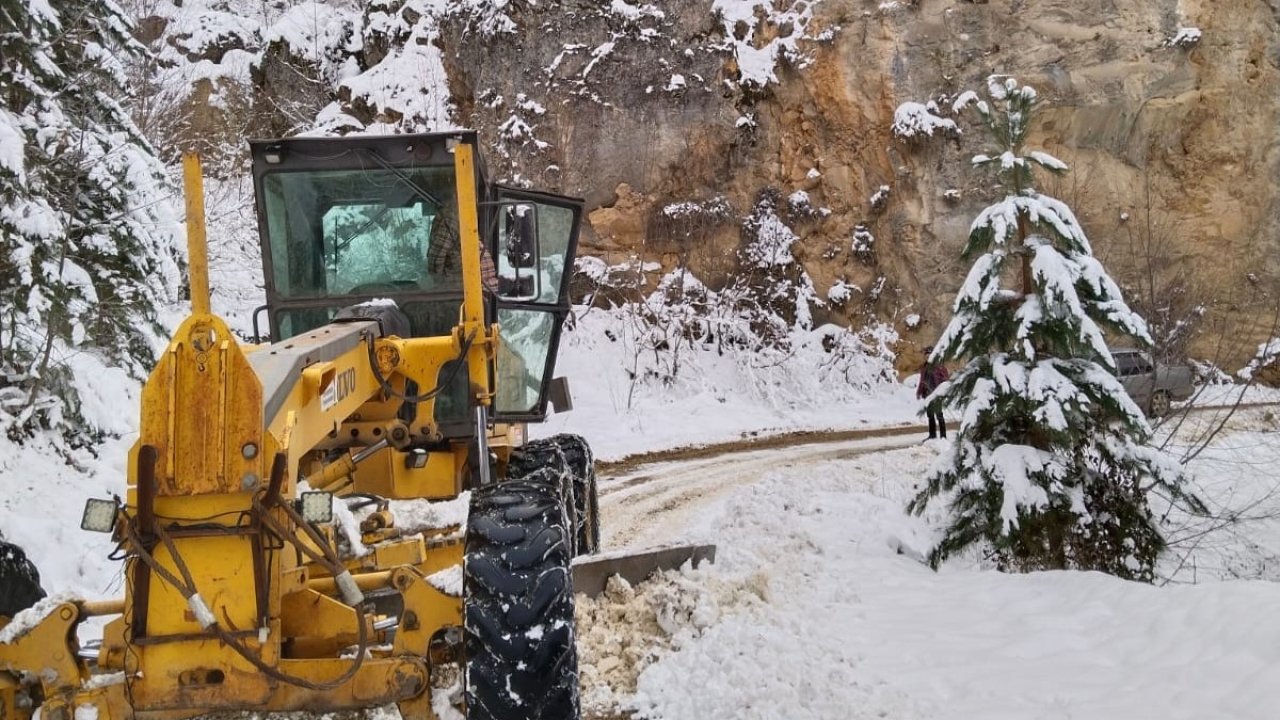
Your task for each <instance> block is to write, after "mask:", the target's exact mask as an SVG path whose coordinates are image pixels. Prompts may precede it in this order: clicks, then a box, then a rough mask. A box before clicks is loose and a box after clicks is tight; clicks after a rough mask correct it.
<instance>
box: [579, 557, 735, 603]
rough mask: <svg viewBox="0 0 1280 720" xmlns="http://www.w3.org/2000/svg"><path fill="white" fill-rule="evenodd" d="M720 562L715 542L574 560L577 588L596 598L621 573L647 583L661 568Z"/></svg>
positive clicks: (627, 579) (633, 580) (627, 578)
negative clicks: (611, 578)
mask: <svg viewBox="0 0 1280 720" xmlns="http://www.w3.org/2000/svg"><path fill="white" fill-rule="evenodd" d="M715 561H716V546H715V545H678V546H670V547H661V548H654V549H652V550H644V551H641V552H637V553H628V552H618V553H603V554H600V555H590V556H585V557H580V558H578V559H576V560H575V561H574V563H573V590H574V592H575V593H578V594H581V595H586V596H587V597H595V596H597V595H599V594H600V593H602V592H604V587H605V584H606V583H608V582H609V578H610V577H613V576H614V575H619V576H621V577H622V579H623V580H626V581H627V582H629V583H631V584H632V585H634V584H636V583H639V582H644V581H645V580H647V579H648V578H649V576H651V575H653V574H654V573H656V572H658V571H659V570H678V569H680V568H681V567H683V566H684V564H685V563H692V565H693V567H698V566H699V565H701V564H702V563H703V562H711V563H714V562H715Z"/></svg>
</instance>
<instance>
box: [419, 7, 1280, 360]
mask: <svg viewBox="0 0 1280 720" xmlns="http://www.w3.org/2000/svg"><path fill="white" fill-rule="evenodd" d="M714 5H717V4H716V3H713V2H711V1H710V0H702V1H695V2H680V3H659V4H656V5H654V6H647V9H646V10H645V11H643V12H637V13H636V14H635V16H633V17H630V18H627V17H622V16H619V15H616V14H612V13H609V12H601V11H598V10H593V9H592V8H593V7H597V4H595V3H566V2H562V3H539V4H538V5H536V6H534V5H529V6H520V7H519V9H518V10H517V11H514V12H512V13H511V15H510V17H511V18H512V20H513V21H514V22H515V24H516V26H517V28H518V29H517V31H516V32H513V33H506V34H497V35H494V36H492V37H489V38H487V39H484V40H483V41H481V40H478V39H477V37H476V35H475V33H474V31H473V30H472V29H470V28H467V27H465V26H464V25H463V24H461V23H456V24H454V25H446V28H445V32H444V33H443V34H442V36H441V38H440V40H439V44H440V47H442V48H443V50H444V57H445V64H446V67H447V69H448V77H449V82H450V88H451V90H452V95H453V98H454V100H455V101H456V102H457V104H458V108H459V111H460V112H459V115H460V116H461V117H460V119H461V121H462V122H463V123H464V124H471V125H476V126H478V127H480V128H481V129H482V130H485V131H486V133H487V134H488V136H489V137H492V138H493V139H494V143H495V145H497V146H500V147H503V148H504V149H505V150H506V153H507V157H506V158H505V159H504V161H503V162H504V165H505V167H506V169H507V170H508V171H509V172H511V173H512V174H518V175H520V176H523V177H526V178H529V179H530V180H533V181H535V182H538V183H541V184H550V185H553V186H555V187H558V188H559V189H561V190H563V191H566V192H570V193H578V194H581V195H582V196H584V197H586V198H587V200H588V203H589V206H590V208H591V213H590V221H591V227H590V232H589V236H588V239H587V247H588V248H589V249H590V250H591V251H593V252H595V253H598V254H601V255H602V256H605V257H606V258H608V259H612V260H621V259H623V258H625V257H627V256H629V255H631V254H639V255H641V256H642V257H644V258H645V259H647V260H658V261H660V262H662V264H663V266H664V267H665V268H669V267H671V266H672V265H674V264H676V263H680V262H688V263H690V264H691V265H692V266H693V267H694V268H695V270H697V271H699V272H703V273H705V274H706V275H708V277H709V279H711V280H712V281H713V282H714V280H715V277H716V275H717V274H718V273H723V272H726V271H728V270H730V269H731V268H730V266H731V265H732V262H731V261H728V260H726V258H727V257H729V254H730V253H731V251H732V249H733V248H734V247H735V246H736V244H737V242H738V237H737V227H736V225H735V224H733V223H724V224H719V225H714V226H710V227H708V226H705V225H704V226H700V227H699V228H698V231H699V232H697V233H691V232H689V228H688V227H685V226H681V225H679V224H678V223H676V224H675V225H673V224H672V223H670V222H664V219H665V218H666V216H667V215H666V214H664V210H665V209H667V208H669V207H670V206H672V205H675V204H677V203H682V202H706V201H709V200H713V199H715V198H723V199H724V200H726V201H727V202H728V203H729V204H730V205H732V206H733V207H734V208H736V209H738V210H739V211H741V212H745V210H746V209H747V208H749V207H750V206H751V203H752V202H753V200H754V198H755V197H756V194H757V193H759V192H760V190H761V189H762V188H765V187H773V188H776V189H778V190H780V191H781V192H782V193H783V194H784V196H789V195H791V194H792V193H794V192H796V191H805V193H807V195H808V202H809V206H810V207H809V208H807V209H806V208H805V207H797V208H795V210H796V212H794V213H793V214H792V216H791V218H790V219H791V221H792V222H793V227H794V229H795V230H796V232H797V234H798V235H799V236H800V237H801V241H800V242H799V243H798V245H797V246H796V248H795V251H796V253H797V256H798V257H799V258H800V260H801V261H802V262H803V263H804V265H805V267H806V269H807V270H808V271H809V273H810V275H811V276H812V277H813V278H814V280H815V282H816V284H817V285H818V287H819V290H820V291H821V290H824V289H825V288H828V287H830V286H832V285H833V284H835V283H837V282H838V281H840V280H844V281H846V282H847V283H849V284H851V285H854V286H856V287H857V288H859V290H860V292H855V293H854V297H853V298H851V300H850V301H849V302H848V303H846V304H845V305H844V306H839V305H835V306H832V307H829V308H828V309H827V312H828V313H830V314H831V315H833V316H836V317H841V318H845V317H852V316H856V315H858V314H859V313H861V312H866V311H870V312H874V313H875V314H878V315H880V316H881V317H890V318H895V319H897V320H898V321H899V323H900V324H901V327H902V329H903V330H904V331H906V332H907V335H908V337H912V338H915V339H917V340H919V341H920V342H921V343H924V342H927V341H928V340H929V339H931V338H932V337H933V336H935V335H936V334H937V332H939V330H940V324H941V323H944V322H945V321H946V318H947V317H948V313H947V309H948V306H949V302H950V299H951V297H952V295H953V294H954V291H955V289H956V287H957V284H958V282H959V280H960V279H961V277H962V273H963V270H964V268H963V267H962V266H961V264H960V261H959V260H958V259H957V258H956V255H957V254H958V252H959V250H960V248H961V247H962V244H963V240H964V238H965V236H966V234H967V228H968V224H969V222H970V220H971V219H972V218H973V216H974V214H975V213H976V212H977V210H979V209H980V208H981V207H983V206H984V205H985V203H986V202H987V201H989V200H990V197H989V188H987V187H985V186H984V185H983V180H982V178H981V177H980V176H979V175H976V174H974V173H972V172H970V171H969V170H968V167H967V166H968V163H967V159H968V157H969V156H970V155H972V154H973V153H974V152H977V151H978V150H980V149H981V143H980V140H979V139H978V138H977V137H976V136H977V135H978V133H976V132H970V133H966V134H964V135H962V136H960V137H959V138H958V139H955V138H944V137H941V136H939V137H934V138H928V139H924V140H923V141H921V140H914V141H907V140H904V139H900V138H895V137H894V136H893V133H891V130H890V126H891V124H892V122H893V116H894V111H895V108H897V107H898V106H899V105H900V104H901V103H903V102H905V101H919V102H925V101H928V100H946V99H947V98H949V97H954V96H955V95H956V94H958V93H959V92H961V91H962V90H964V89H969V88H976V87H980V86H981V85H982V84H983V81H984V78H985V77H986V76H987V75H989V74H992V73H1003V74H1012V75H1015V76H1017V77H1018V78H1019V79H1021V80H1022V81H1024V82H1027V83H1029V84H1032V85H1034V86H1035V87H1037V89H1038V90H1040V93H1041V98H1042V103H1041V107H1042V111H1041V113H1040V117H1039V120H1038V124H1037V128H1036V131H1035V133H1034V141H1035V142H1036V143H1037V144H1039V145H1040V146H1042V147H1043V148H1045V149H1046V150H1048V151H1049V152H1052V153H1054V154H1056V155H1058V156H1059V157H1061V158H1062V159H1063V160H1065V161H1066V162H1067V163H1068V164H1070V165H1071V166H1072V169H1073V172H1072V173H1070V174H1068V175H1067V176H1066V177H1065V179H1063V180H1055V181H1054V182H1051V183H1049V185H1050V187H1049V189H1050V190H1052V191H1053V192H1055V193H1056V194H1057V195H1058V196H1059V197H1061V198H1062V199H1064V200H1066V201H1068V202H1069V203H1070V204H1071V205H1072V206H1073V207H1074V208H1075V210H1076V211H1077V213H1078V215H1079V216H1080V218H1081V220H1082V222H1083V223H1084V225H1085V228H1086V230H1087V231H1088V232H1089V234H1090V236H1091V239H1092V240H1093V242H1094V245H1095V248H1096V251H1097V253H1098V254H1099V256H1101V257H1102V258H1103V259H1104V261H1105V262H1106V263H1107V264H1108V265H1109V266H1110V267H1111V268H1112V269H1113V271H1114V272H1115V273H1116V275H1117V276H1118V278H1119V279H1120V280H1121V281H1122V282H1123V283H1124V284H1126V285H1127V286H1128V287H1127V289H1128V290H1129V292H1130V294H1131V295H1133V296H1137V297H1135V298H1134V302H1135V304H1137V305H1139V306H1142V307H1143V308H1144V309H1145V310H1147V312H1148V313H1152V312H1156V313H1158V312H1159V311H1160V310H1161V308H1162V307H1163V306H1168V312H1169V313H1172V314H1175V315H1176V314H1183V315H1187V316H1192V315H1193V313H1192V311H1193V309H1194V308H1195V306H1197V305H1204V306H1206V308H1207V309H1208V314H1207V315H1206V317H1207V318H1208V319H1209V321H1210V322H1209V323H1208V324H1206V325H1204V327H1205V328H1208V329H1220V327H1221V325H1222V323H1221V321H1222V320H1223V319H1224V318H1226V317H1231V318H1233V319H1234V320H1235V321H1236V322H1235V324H1233V325H1232V327H1233V328H1234V329H1233V331H1232V337H1234V338H1239V337H1241V334H1240V333H1241V331H1242V329H1245V330H1244V333H1245V334H1246V335H1248V339H1249V340H1250V341H1252V342H1254V343H1256V342H1258V341H1260V340H1261V339H1263V338H1264V337H1265V336H1267V335H1270V334H1275V331H1274V329H1273V328H1272V325H1273V322H1274V306H1275V302H1276V296H1275V294H1274V291H1275V288H1276V278H1277V271H1278V270H1280V263H1278V262H1277V259H1276V257H1277V251H1278V250H1280V203H1278V202H1277V200H1278V193H1280V191H1278V187H1280V143H1278V142H1277V128H1280V69H1278V63H1280V44H1278V42H1277V38H1278V37H1280V35H1278V34H1277V18H1278V17H1280V4H1277V3H1276V2H1275V0H1272V1H1271V2H1266V1H1265V0H1200V1H1194V0H1183V1H1181V2H1179V1H1175V0H1156V1H1153V2H1145V3H1132V2H1121V1H1120V0H1037V1H1036V2H1027V1H1024V0H1002V1H1001V0H993V1H992V2H959V1H955V0H950V1H948V0H919V1H918V2H872V1H864V2H854V3H835V2H810V3H805V2H796V3H794V4H788V3H785V2H774V3H773V4H772V5H770V4H769V3H767V2H762V3H760V5H759V7H758V8H757V9H756V11H755V12H754V13H753V14H752V15H751V16H750V17H748V18H746V19H739V20H737V21H736V22H734V21H733V18H731V17H725V13H724V12H723V10H720V11H717V9H716V7H713V6H714ZM717 13H718V14H717ZM1188 27H1195V28H1198V29H1199V30H1200V31H1201V33H1202V35H1201V36H1200V38H1199V41H1198V42H1194V36H1193V37H1191V38H1187V39H1186V41H1181V42H1178V43H1171V42H1169V40H1170V39H1172V38H1174V37H1175V36H1176V35H1177V33H1178V31H1179V29H1180V28H1188ZM1184 37H1185V34H1184ZM779 38H783V39H787V38H790V39H791V40H792V41H793V42H792V43H791V44H790V45H779V44H778V42H777V41H778V39H779ZM771 43H772V45H771ZM735 48H736V53H735V52H734V50H735ZM744 48H765V49H769V48H772V49H773V50H775V51H779V52H780V53H781V56H782V57H781V59H780V61H779V62H777V63H776V67H774V75H775V77H774V78H768V79H766V80H765V81H763V82H753V81H752V76H751V68H744V67H743V64H744V55H747V57H746V58H745V61H746V62H751V61H752V60H753V59H752V58H751V57H750V56H749V53H744ZM735 55H736V56H735ZM517 98H523V100H517ZM521 102H523V103H524V108H525V109H524V110H521V107H520V103H521ZM939 104H940V105H941V106H942V107H944V108H945V106H946V104H947V103H945V102H943V103H939ZM530 107H536V111H535V112H530V111H529V108H530ZM513 118H517V119H518V120H517V121H516V122H518V123H524V126H525V127H527V128H530V129H529V131H528V133H527V135H526V136H524V137H520V136H512V135H511V134H510V132H509V131H510V128H511V127H512V126H513V125H512V124H513ZM962 127H963V124H962ZM542 143H545V144H542ZM882 187H887V188H888V189H887V191H881V188H882ZM877 194H879V197H877ZM873 198H875V202H873ZM801 204H802V205H803V203H801ZM855 234H857V235H858V236H859V237H861V238H862V239H863V242H862V248H861V250H859V249H857V248H855V245H857V242H856V240H855ZM691 245H692V246H691ZM882 278H883V279H882ZM878 283H879V284H880V285H881V287H880V292H876V290H877V284H878ZM912 314H918V315H920V316H921V318H922V321H921V322H920V323H919V324H918V326H917V327H916V328H915V329H912V328H910V327H907V324H906V323H904V319H905V318H907V317H909V316H910V315H912ZM912 320H914V318H912ZM1215 323H1216V324H1215ZM1220 334H1221V333H1219V332H1209V333H1205V334H1203V335H1202V336H1201V338H1200V339H1199V340H1198V345H1197V346H1196V348H1195V350H1196V351H1198V353H1199V354H1200V355H1202V356H1211V355H1213V354H1215V353H1217V352H1218V351H1219V348H1218V338H1219V336H1220ZM1251 352H1252V347H1251V346H1248V347H1246V345H1245V344H1233V345H1231V347H1229V348H1227V349H1226V354H1227V355H1228V356H1229V357H1223V358H1222V361H1223V362H1224V363H1226V364H1229V363H1230V362H1234V363H1239V362H1240V361H1241V360H1242V359H1243V355H1244V354H1246V353H1251Z"/></svg>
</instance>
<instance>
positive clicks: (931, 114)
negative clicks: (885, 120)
mask: <svg viewBox="0 0 1280 720" xmlns="http://www.w3.org/2000/svg"><path fill="white" fill-rule="evenodd" d="M889 130H890V131H891V132H892V133H893V136H894V137H896V138H900V139H902V140H906V141H908V142H919V141H923V140H927V139H929V138H932V137H934V136H935V135H937V136H940V137H955V136H957V135H959V134H960V127H959V126H958V125H956V122H955V121H954V120H952V119H951V118H945V117H942V116H941V115H939V114H938V106H937V104H936V103H934V102H932V101H931V102H929V103H928V104H921V103H918V102H904V103H902V104H901V105H899V106H898V109H897V110H894V111H893V125H892V126H891V127H890V128H889Z"/></svg>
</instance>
